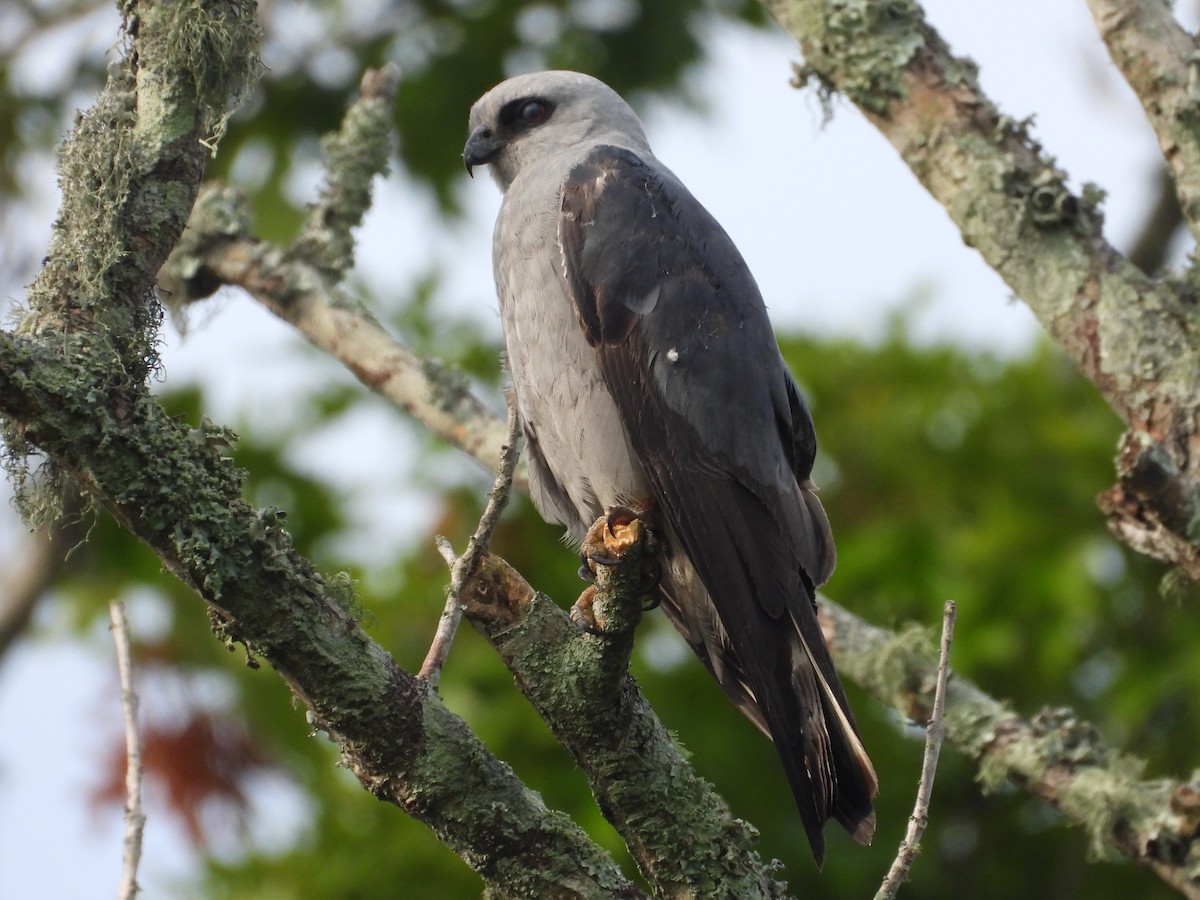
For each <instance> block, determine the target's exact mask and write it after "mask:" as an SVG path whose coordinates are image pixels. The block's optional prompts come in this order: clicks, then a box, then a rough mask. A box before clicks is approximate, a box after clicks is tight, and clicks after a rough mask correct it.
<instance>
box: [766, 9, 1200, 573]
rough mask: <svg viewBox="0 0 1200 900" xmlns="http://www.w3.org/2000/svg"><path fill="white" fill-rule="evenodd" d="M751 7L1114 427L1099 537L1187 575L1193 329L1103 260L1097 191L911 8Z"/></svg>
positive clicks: (1171, 290)
mask: <svg viewBox="0 0 1200 900" xmlns="http://www.w3.org/2000/svg"><path fill="white" fill-rule="evenodd" d="M764 2H765V5H766V6H767V7H768V9H769V10H770V11H771V12H772V13H773V14H774V16H775V17H776V18H777V19H778V20H779V22H780V23H781V24H782V25H783V26H784V27H785V28H787V29H788V30H789V31H790V32H791V33H792V34H793V35H794V36H795V37H796V38H797V40H798V41H799V42H800V46H801V49H802V50H803V52H804V58H805V66H804V68H803V70H802V75H803V76H804V77H805V78H806V79H807V80H810V81H816V82H818V83H819V85H820V88H821V89H822V90H825V91H831V90H836V91H838V92H840V93H842V94H844V95H845V96H846V97H847V98H849V99H850V100H851V101H853V102H854V103H855V104H856V105H857V106H858V108H859V109H860V110H861V111H862V112H863V114H864V115H865V116H866V117H867V118H868V119H869V120H870V121H871V122H872V123H873V124H874V125H875V126H876V127H877V128H878V129H879V131H880V132H881V133H882V134H883V135H884V136H885V137H886V138H887V139H888V140H889V141H891V143H892V144H893V145H894V146H895V147H896V149H897V151H898V152H899V153H900V155H901V157H902V158H903V159H904V161H905V162H906V163H907V164H908V165H909V167H910V168H911V169H912V171H913V173H914V174H915V175H916V176H917V178H919V179H920V181H921V183H922V184H923V185H924V186H925V187H926V188H927V189H928V191H929V192H930V194H932V195H933V197H934V198H935V199H936V200H937V201H938V202H939V203H941V204H942V205H943V206H944V207H945V208H946V210H947V212H948V213H949V214H950V216H951V218H952V219H953V220H954V222H955V224H957V225H958V227H959V230H960V231H961V232H962V236H963V240H964V241H965V242H966V243H967V244H969V245H971V246H973V247H975V248H976V249H977V250H978V251H979V252H980V254H981V255H982V256H983V258H984V259H985V260H986V261H987V263H988V264H989V265H990V266H991V267H992V268H993V269H995V270H996V272H997V273H999V275H1000V276H1001V277H1002V278H1003V279H1004V280H1005V282H1007V283H1008V285H1009V286H1010V287H1011V288H1012V289H1013V291H1014V292H1015V293H1016V294H1017V295H1018V296H1020V297H1021V298H1022V299H1023V300H1024V301H1025V302H1026V303H1027V304H1028V305H1029V307H1030V309H1031V310H1033V312H1034V314H1035V315H1036V316H1037V317H1038V319H1039V320H1040V321H1041V322H1042V324H1043V325H1044V326H1045V328H1046V329H1047V331H1049V332H1050V334H1051V335H1053V336H1054V338H1055V339H1056V340H1057V341H1058V342H1059V343H1060V344H1061V345H1062V347H1063V348H1064V349H1065V350H1066V352H1067V353H1068V354H1069V355H1070V356H1071V357H1072V358H1073V359H1074V360H1075V361H1076V362H1077V363H1078V365H1079V366H1080V368H1081V369H1082V370H1083V371H1084V373H1085V374H1086V375H1087V376H1088V377H1089V378H1090V379H1091V380H1092V381H1093V382H1094V383H1095V384H1096V386H1097V387H1098V388H1099V389H1100V391H1101V393H1102V394H1103V395H1104V396H1105V398H1106V399H1107V400H1108V402H1109V403H1110V404H1111V405H1112V407H1113V408H1114V409H1115V410H1116V411H1117V413H1118V414H1119V415H1120V416H1121V417H1122V418H1123V419H1124V420H1125V422H1126V424H1127V425H1128V427H1129V433H1128V434H1127V436H1126V439H1125V441H1124V444H1123V447H1122V451H1121V455H1120V457H1119V458H1118V461H1117V469H1118V475H1119V477H1120V483H1119V484H1118V485H1117V486H1116V487H1115V488H1113V489H1112V490H1111V491H1110V492H1109V493H1108V494H1106V495H1105V496H1104V498H1102V501H1101V505H1102V508H1103V509H1104V511H1105V512H1106V513H1107V514H1108V516H1109V519H1110V525H1111V526H1112V528H1113V529H1114V531H1115V532H1116V533H1117V534H1118V535H1119V536H1121V537H1122V539H1124V540H1125V541H1126V542H1128V543H1129V544H1130V545H1131V546H1133V547H1135V548H1136V549H1138V550H1140V551H1142V552H1144V553H1148V554H1150V555H1152V556H1155V557H1156V558H1158V559H1161V560H1164V561H1166V562H1168V563H1171V564H1173V565H1176V566H1179V567H1180V568H1181V569H1182V570H1183V571H1184V572H1186V573H1187V574H1188V575H1189V576H1191V577H1192V578H1193V579H1196V580H1200V533H1197V532H1196V530H1195V528H1194V526H1193V524H1192V523H1194V522H1200V423H1198V422H1197V417H1196V416H1195V410H1196V408H1197V407H1198V406H1200V330H1198V325H1200V322H1198V320H1197V319H1196V317H1195V315H1194V314H1193V303H1192V301H1191V299H1190V295H1189V294H1188V292H1187V291H1186V290H1185V289H1183V288H1177V287H1176V286H1175V285H1173V284H1170V283H1165V282H1156V281H1153V280H1151V279H1150V278H1149V277H1148V276H1146V275H1145V274H1144V273H1143V272H1141V271H1140V270H1138V268H1137V267H1136V266H1134V265H1133V264H1132V263H1130V262H1129V261H1128V260H1127V259H1125V258H1124V257H1123V256H1121V254H1119V253H1118V252H1117V251H1116V250H1115V249H1113V247H1112V246H1111V245H1110V244H1109V243H1108V242H1107V241H1106V240H1105V238H1104V235H1103V232H1102V228H1101V226H1102V219H1101V216H1100V212H1099V209H1098V203H1099V196H1100V192H1099V190H1098V189H1096V188H1094V187H1087V188H1085V189H1084V191H1083V194H1082V196H1076V195H1074V194H1073V193H1072V192H1071V191H1070V190H1069V189H1068V188H1067V184H1066V175H1065V173H1064V172H1063V171H1062V170H1061V169H1059V168H1058V166H1057V165H1056V164H1055V162H1054V160H1053V159H1052V158H1051V157H1050V156H1049V155H1048V154H1046V153H1045V152H1044V151H1043V150H1042V148H1041V147H1040V146H1039V145H1038V144H1037V143H1036V141H1035V140H1034V139H1033V138H1032V136H1031V134H1030V130H1029V126H1028V124H1027V123H1025V122H1019V121H1015V120H1013V119H1011V118H1009V117H1007V116H1005V115H1003V114H1002V113H1001V112H1000V110H999V109H997V107H996V106H995V104H993V103H992V102H991V100H989V99H988V97H987V96H986V95H985V94H984V93H983V91H982V89H981V88H980V86H979V83H978V81H977V79H976V72H975V67H974V64H973V63H971V62H970V61H969V60H966V59H963V58H961V57H957V56H955V55H954V54H953V53H951V52H950V49H949V48H948V47H947V46H946V44H945V42H944V41H943V40H942V39H941V37H940V36H939V35H938V34H937V32H936V31H935V30H934V29H933V27H932V26H931V25H930V24H929V23H928V22H927V21H926V20H925V16H924V12H923V10H922V9H921V7H920V5H919V4H918V3H917V2H915V0H894V2H889V3H849V2H845V0H764ZM1157 5H1159V6H1165V5H1164V4H1157ZM1164 11H1165V10H1164ZM1193 175H1194V176H1196V177H1200V173H1196V172H1193Z"/></svg>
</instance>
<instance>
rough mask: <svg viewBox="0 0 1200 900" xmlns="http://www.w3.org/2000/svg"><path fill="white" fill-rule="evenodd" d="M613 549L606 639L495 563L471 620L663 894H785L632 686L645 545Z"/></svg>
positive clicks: (749, 831) (604, 579) (477, 590)
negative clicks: (631, 658)
mask: <svg viewBox="0 0 1200 900" xmlns="http://www.w3.org/2000/svg"><path fill="white" fill-rule="evenodd" d="M605 546H606V548H608V552H609V553H611V554H613V555H614V556H616V557H621V559H622V562H621V564H620V565H618V566H615V567H608V566H598V567H597V586H596V590H595V593H594V596H591V597H590V598H589V599H590V601H591V608H592V611H593V612H594V614H595V616H596V619H597V620H598V623H599V629H602V633H600V634H589V633H586V632H585V631H583V630H581V629H580V628H577V627H576V626H575V625H573V624H572V623H571V622H570V621H569V620H568V617H567V615H566V614H565V613H563V611H562V610H561V609H559V608H558V607H557V606H555V605H554V603H553V602H551V601H550V600H549V599H547V598H546V597H544V596H543V595H541V594H536V593H535V592H534V590H533V588H531V587H530V586H529V584H528V583H527V582H526V581H525V579H524V578H522V577H521V575H520V574H519V573H517V572H516V571H515V570H513V569H512V568H511V567H510V566H509V565H508V564H507V563H505V562H504V561H503V560H501V559H499V558H498V557H494V556H489V557H486V558H485V559H484V560H483V561H482V563H481V565H480V566H479V568H478V570H477V574H476V576H475V577H474V578H473V579H471V580H470V581H469V582H468V584H467V587H466V590H465V591H464V594H463V599H464V603H465V604H466V615H467V617H468V618H469V619H470V620H471V622H472V623H473V624H474V625H475V626H476V627H477V628H479V630H480V631H481V632H483V634H484V635H485V636H487V638H488V639H489V640H490V641H491V642H492V644H493V645H494V646H495V647H496V650H497V652H499V654H500V657H501V659H503V660H504V663H505V665H507V666H508V668H509V670H510V671H511V672H512V673H513V675H514V676H515V678H516V681H517V685H518V686H519V687H520V689H521V691H522V693H524V694H525V696H526V697H528V698H529V700H530V702H531V703H532V704H533V706H534V707H535V708H536V709H537V711H538V713H539V714H540V715H541V716H542V718H544V719H545V720H546V722H547V723H548V724H549V726H550V728H551V730H552V731H553V732H554V734H555V736H556V737H557V738H558V741H559V743H561V744H562V745H563V746H564V747H565V748H566V749H567V750H568V751H569V752H570V753H571V756H572V758H574V760H575V762H576V763H577V764H578V765H579V768H580V770H581V771H582V772H583V773H584V775H585V776H586V777H587V779H588V782H589V784H590V785H591V788H592V792H593V794H594V795H595V796H596V800H597V802H598V803H599V805H600V809H601V811H602V812H603V813H604V816H605V818H607V819H608V820H609V821H610V822H612V824H613V826H614V827H615V828H616V829H617V831H619V832H620V834H621V837H622V838H623V839H624V840H625V843H626V845H627V846H628V847H629V849H630V852H631V853H632V854H633V857H634V859H635V860H636V861H637V863H638V866H639V868H640V869H641V872H642V875H643V876H644V877H645V878H646V880H647V881H649V882H650V884H651V885H652V886H653V888H654V891H655V895H656V896H664V897H737V898H758V897H782V896H785V893H784V891H785V885H784V884H783V883H781V882H778V881H776V880H775V878H774V875H775V874H776V872H775V867H774V865H773V864H770V863H765V862H764V861H763V860H762V859H761V858H760V857H759V855H758V854H757V853H756V852H755V851H754V843H755V840H756V837H757V834H756V832H755V831H754V830H753V828H752V827H751V826H750V825H748V824H747V823H746V822H743V821H742V820H740V819H735V818H734V817H733V816H732V815H731V814H730V812H729V809H728V807H727V806H726V805H725V802H724V801H723V800H722V799H721V797H720V796H719V795H718V794H717V793H716V792H715V791H714V790H713V788H712V786H711V785H710V784H708V782H706V781H704V780H703V779H701V778H700V777H698V776H697V775H696V774H695V772H694V770H693V769H692V767H691V765H690V763H688V762H687V760H686V759H685V758H684V757H683V755H682V754H681V752H680V750H679V748H678V747H677V746H676V744H675V742H674V741H673V740H672V739H671V736H670V734H669V733H668V732H667V730H666V728H664V727H663V724H662V722H661V721H659V719H658V717H657V716H656V715H655V714H654V711H653V710H652V709H651V708H650V705H649V703H647V701H646V699H645V697H644V696H642V693H641V691H640V690H639V689H638V687H637V684H636V683H635V682H634V681H633V679H632V678H630V677H629V673H628V666H629V654H630V651H631V650H632V647H633V629H634V627H635V626H636V625H637V622H638V620H639V619H640V606H639V603H640V600H639V598H638V596H637V591H636V588H637V584H638V581H639V579H640V578H641V577H642V573H641V570H640V566H639V563H640V557H641V553H640V549H641V548H640V541H637V540H636V539H635V540H634V541H633V542H625V543H623V544H622V543H620V539H618V540H617V542H616V543H612V542H606V544H605Z"/></svg>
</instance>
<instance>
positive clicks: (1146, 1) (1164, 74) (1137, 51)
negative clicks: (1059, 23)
mask: <svg viewBox="0 0 1200 900" xmlns="http://www.w3.org/2000/svg"><path fill="white" fill-rule="evenodd" d="M1087 5H1088V9H1089V10H1091V13H1092V18H1093V19H1095V21H1096V28H1097V30H1099V32H1100V37H1101V38H1102V39H1103V40H1104V43H1105V44H1106V45H1107V47H1108V52H1109V55H1110V56H1112V59H1113V62H1114V63H1116V65H1117V68H1118V69H1120V70H1121V74H1122V75H1124V76H1125V80H1126V81H1127V82H1129V86H1130V87H1132V88H1133V92H1134V93H1135V94H1137V97H1138V100H1140V101H1141V104H1142V109H1144V110H1145V111H1146V117H1147V118H1148V119H1149V120H1150V125H1151V126H1152V127H1153V128H1154V133H1155V135H1156V136H1157V137H1158V145H1159V147H1160V148H1161V149H1162V154H1163V159H1164V160H1166V163H1167V165H1168V166H1169V167H1170V170H1171V174H1172V176H1174V179H1175V190H1176V192H1177V194H1178V197H1179V205H1180V208H1181V209H1182V211H1183V217H1184V220H1185V221H1186V222H1187V223H1188V227H1189V228H1190V229H1191V231H1192V234H1193V235H1194V236H1197V237H1200V107H1198V105H1197V103H1198V101H1200V57H1197V47H1196V41H1195V39H1194V38H1193V37H1192V36H1191V35H1190V34H1188V33H1187V32H1186V31H1184V29H1183V26H1182V25H1180V24H1179V21H1178V20H1177V19H1176V18H1175V13H1174V11H1173V10H1172V8H1171V4H1169V3H1165V2H1163V0H1087Z"/></svg>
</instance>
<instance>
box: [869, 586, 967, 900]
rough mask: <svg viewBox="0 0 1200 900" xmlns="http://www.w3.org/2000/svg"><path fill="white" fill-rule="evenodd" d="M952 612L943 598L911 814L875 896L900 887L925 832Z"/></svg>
mask: <svg viewBox="0 0 1200 900" xmlns="http://www.w3.org/2000/svg"><path fill="white" fill-rule="evenodd" d="M955 613H956V607H955V605H954V601H953V600H947V601H946V605H945V607H944V608H943V610H942V643H941V647H940V648H939V651H938V668H937V686H936V688H935V689H934V694H933V711H932V712H931V713H930V716H929V724H928V725H927V726H926V727H925V758H924V760H923V761H922V763H921V778H920V781H918V783H917V801H916V803H915V804H914V805H913V811H912V815H911V816H909V818H908V828H907V829H906V830H905V832H904V840H902V841H901V842H900V850H899V852H897V854H896V859H895V860H894V861H893V862H892V867H891V868H890V869H889V870H888V873H887V875H886V876H885V877H884V879H883V884H882V885H880V887H879V891H878V893H876V894H875V900H891V898H892V897H895V896H896V893H897V892H898V891H899V890H900V885H902V884H903V883H904V882H905V881H907V880H908V872H909V870H910V869H911V868H912V864H913V860H915V859H916V858H917V853H918V852H919V850H920V843H921V835H923V834H924V833H925V826H926V825H927V824H928V822H929V798H930V796H931V795H932V794H933V779H934V776H935V775H936V774H937V764H938V756H939V755H940V754H941V752H942V741H944V740H945V738H946V728H945V725H944V724H943V723H942V717H943V716H944V715H945V712H946V678H947V674H948V672H949V669H950V641H951V640H952V639H953V637H954V616H955Z"/></svg>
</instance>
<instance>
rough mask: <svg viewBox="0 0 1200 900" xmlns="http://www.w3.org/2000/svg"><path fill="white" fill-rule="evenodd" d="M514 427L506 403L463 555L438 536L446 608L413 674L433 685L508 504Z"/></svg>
mask: <svg viewBox="0 0 1200 900" xmlns="http://www.w3.org/2000/svg"><path fill="white" fill-rule="evenodd" d="M518 429H519V424H518V418H517V409H516V406H515V404H513V403H509V406H508V434H507V437H506V438H505V440H504V446H503V448H501V450H500V468H499V469H498V470H497V471H496V480H495V482H494V483H493V484H492V490H491V493H489V494H488V499H487V506H485V507H484V510H483V515H482V516H481V517H480V519H479V525H478V526H477V527H476V529H475V533H474V534H473V535H471V539H470V540H468V541H467V549H466V550H465V551H464V552H463V555H462V556H460V557H457V558H455V556H454V550H453V549H451V547H450V542H449V541H447V540H446V539H445V538H444V537H442V536H441V535H438V538H437V546H438V552H440V553H441V554H442V558H443V559H445V560H446V562H447V563H448V564H449V565H450V588H449V590H447V591H446V607H445V609H443V610H442V617H441V619H440V620H438V627H437V632H436V633H435V634H434V636H433V643H431V644H430V645H429V652H428V653H427V654H426V655H425V661H424V662H423V663H421V671H420V672H418V673H417V677H418V678H421V679H422V680H424V681H426V682H428V683H429V684H431V685H435V686H436V685H437V680H438V676H439V675H440V674H441V671H442V666H443V665H444V664H445V662H446V656H447V655H448V654H449V653H450V644H451V642H453V640H454V633H455V632H456V631H457V630H458V623H459V622H460V621H461V620H462V613H463V607H462V600H461V596H462V589H463V585H464V584H465V583H466V581H467V578H468V577H469V576H470V575H471V573H472V572H473V571H474V570H475V566H476V564H477V563H478V562H479V558H480V557H481V556H482V555H483V554H484V553H486V552H487V548H488V543H489V542H490V541H491V539H492V531H493V530H495V528H496V522H498V521H499V519H500V513H502V512H503V511H504V507H505V505H506V504H507V503H508V496H509V494H510V493H512V484H513V471H514V470H515V469H516V467H517V458H518V456H519V454H518V452H517V450H518V447H517V432H518Z"/></svg>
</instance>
